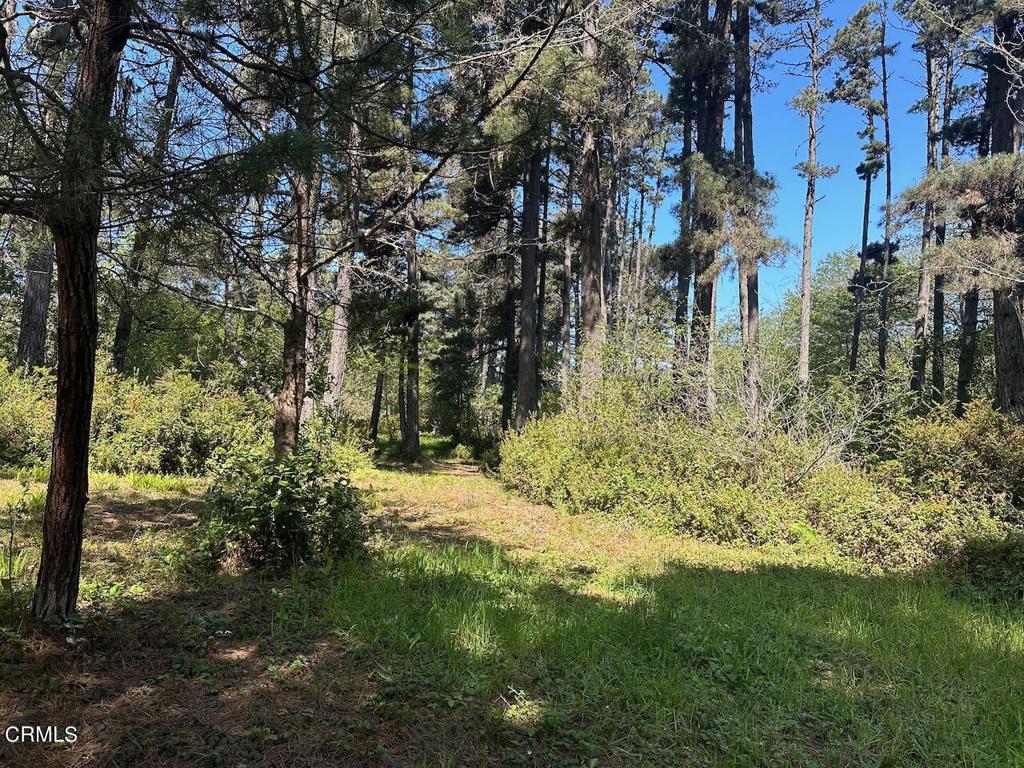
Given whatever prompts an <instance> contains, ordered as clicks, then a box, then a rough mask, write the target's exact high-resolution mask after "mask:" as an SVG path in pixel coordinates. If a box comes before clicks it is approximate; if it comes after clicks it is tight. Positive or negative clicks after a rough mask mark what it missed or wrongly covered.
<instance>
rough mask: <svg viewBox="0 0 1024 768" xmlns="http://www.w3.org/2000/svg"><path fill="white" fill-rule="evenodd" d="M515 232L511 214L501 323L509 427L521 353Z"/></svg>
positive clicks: (504, 408)
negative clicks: (518, 346)
mask: <svg viewBox="0 0 1024 768" xmlns="http://www.w3.org/2000/svg"><path fill="white" fill-rule="evenodd" d="M514 233H515V228H514V224H513V221H512V215H511V214H509V216H508V219H507V224H506V230H505V243H506V246H507V249H508V250H507V254H506V259H505V301H504V304H503V306H502V312H501V324H502V330H503V331H504V334H505V359H504V362H503V364H502V369H501V428H502V430H506V429H508V427H509V425H510V424H511V423H512V412H513V409H514V408H515V395H516V378H517V376H516V371H517V368H518V366H517V364H516V361H517V360H518V357H519V354H518V350H517V348H516V277H515V251H514V250H513V249H514V246H513V244H512V241H513V235H514Z"/></svg>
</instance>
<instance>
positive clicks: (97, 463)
mask: <svg viewBox="0 0 1024 768" xmlns="http://www.w3.org/2000/svg"><path fill="white" fill-rule="evenodd" d="M271 424H272V408H271V405H270V403H269V402H267V400H266V399H265V398H263V397H260V396H258V395H255V394H251V393H250V394H239V393H238V392H236V391H234V390H232V389H230V388H228V387H226V386H224V385H222V384H220V383H219V382H216V381H214V382H210V381H200V380H198V379H196V378H194V377H193V376H191V375H190V374H189V373H187V372H184V371H177V370H175V371H168V372H167V373H165V374H164V375H163V376H161V377H160V378H159V379H158V380H157V381H156V382H154V383H153V384H152V385H147V384H143V383H141V382H139V381H137V380H136V379H132V378H128V377H123V376H119V375H117V374H115V373H112V372H109V371H105V372H104V373H103V375H101V376H99V377H98V378H97V382H96V395H95V398H94V403H93V428H92V458H91V463H92V466H93V467H95V468H96V469H99V470H104V471H108V472H117V473H119V474H125V473H129V472H150V473H157V474H185V475H201V474H205V473H207V472H210V471H214V470H215V469H216V467H217V466H218V464H220V463H221V462H222V461H224V460H225V459H226V458H227V457H228V456H229V455H231V454H233V453H237V452H243V453H244V452H246V451H253V450H262V451H266V452H269V450H270V439H269V435H270V431H271Z"/></svg>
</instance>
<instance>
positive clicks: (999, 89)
mask: <svg viewBox="0 0 1024 768" xmlns="http://www.w3.org/2000/svg"><path fill="white" fill-rule="evenodd" d="M1018 26H1019V16H1018V14H1017V13H1015V12H1004V13H1000V14H998V15H997V16H996V20H995V44H996V48H995V49H994V50H993V51H992V53H991V54H990V59H989V60H990V64H989V68H988V77H989V81H990V84H991V87H992V102H991V103H992V138H991V142H992V144H991V146H992V154H993V155H995V154H998V153H1000V152H1014V151H1015V150H1016V146H1015V141H1014V129H1015V128H1016V126H1017V118H1016V115H1015V114H1014V112H1013V109H1012V108H1011V104H1010V99H1011V77H1012V76H1013V73H1014V72H1015V70H1014V64H1013V63H1012V62H1011V60H1010V57H1011V56H1014V55H1015V54H1016V53H1017V52H1018V49H1019V44H1018V34H1019V32H1018ZM992 324H993V328H994V331H995V362H996V406H997V407H998V408H999V409H1000V410H1001V411H1003V412H1004V413H1007V414H1009V415H1011V416H1013V417H1014V418H1015V419H1017V421H1020V422H1024V283H1022V282H1014V283H1012V284H1007V285H1000V286H997V287H995V288H994V289H993V291H992Z"/></svg>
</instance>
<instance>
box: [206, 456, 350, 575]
mask: <svg viewBox="0 0 1024 768" xmlns="http://www.w3.org/2000/svg"><path fill="white" fill-rule="evenodd" d="M207 505H208V509H209V512H208V517H207V519H205V520H204V521H203V522H202V523H201V524H200V525H201V526H202V530H203V536H202V542H203V543H202V546H201V549H200V552H201V554H202V555H203V556H205V557H210V558H211V559H213V560H219V559H221V558H222V557H223V556H224V555H226V554H228V553H231V554H235V555H237V556H238V557H239V558H240V559H241V561H242V562H244V563H245V564H246V565H249V566H253V567H271V568H281V567H288V566H294V565H298V564H300V563H307V562H325V563H330V562H332V561H333V560H334V559H336V558H341V557H345V556H348V555H351V554H353V553H355V552H358V551H359V550H360V549H361V547H362V545H363V542H364V540H365V536H366V530H365V527H364V525H363V520H362V517H363V512H364V509H365V504H364V502H363V500H362V498H361V496H360V494H359V492H358V491H357V490H356V489H355V488H353V487H352V485H351V483H350V481H349V479H348V476H347V475H346V474H345V473H344V472H343V471H341V470H340V469H339V468H338V467H337V466H334V465H332V464H331V462H330V460H329V459H328V458H327V457H325V456H323V455H321V454H320V453H319V452H317V451H316V450H314V449H312V448H310V447H308V446H303V447H300V448H298V449H296V450H295V451H293V452H291V453H289V454H286V455H285V456H283V457H282V458H280V459H271V458H268V457H267V456H266V455H265V454H263V453H261V452H249V453H239V454H237V455H234V456H232V457H231V458H229V459H228V460H227V462H225V464H224V466H223V468H222V469H221V472H220V474H219V476H218V477H217V479H216V481H215V483H214V485H213V486H212V487H211V488H210V490H209V492H208V493H207Z"/></svg>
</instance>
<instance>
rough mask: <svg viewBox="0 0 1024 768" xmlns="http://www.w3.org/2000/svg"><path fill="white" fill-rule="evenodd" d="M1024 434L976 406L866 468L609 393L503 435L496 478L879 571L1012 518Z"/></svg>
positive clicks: (572, 503) (912, 426)
mask: <svg viewBox="0 0 1024 768" xmlns="http://www.w3.org/2000/svg"><path fill="white" fill-rule="evenodd" d="M1020 433H1021V430H1020V428H1018V427H1014V426H1013V425H1012V424H1011V423H1010V422H1008V421H1007V420H1006V419H1004V418H1003V417H1001V416H999V415H998V414H993V413H992V411H991V409H984V408H980V407H977V408H974V409H972V411H971V412H970V413H969V414H968V416H967V418H966V419H964V420H963V421H962V422H961V421H958V422H955V423H954V422H953V421H952V420H951V419H945V420H943V421H939V420H932V421H923V422H921V421H918V422H910V421H903V422H899V423H898V425H897V430H896V433H895V434H894V437H893V447H892V448H891V449H890V450H889V458H888V459H887V460H885V461H879V462H878V463H876V464H875V465H874V466H872V467H868V468H858V467H854V466H847V465H844V464H842V463H839V461H838V459H836V458H834V452H831V453H832V456H831V457H830V451H829V450H828V448H829V446H828V445H825V444H824V443H821V444H817V443H815V442H814V441H808V442H805V443H799V442H797V441H795V440H793V439H792V438H790V437H789V436H788V435H786V434H785V433H783V432H781V431H771V430H765V431H763V432H762V433H761V434H760V435H758V436H757V437H752V436H749V435H747V434H745V433H744V432H743V431H742V430H741V429H737V428H736V427H735V426H730V425H728V424H726V423H724V422H709V423H704V424H698V423H696V422H695V421H693V420H692V418H690V417H688V416H687V415H686V414H684V413H681V412H671V411H659V410H658V409H657V408H653V407H651V406H650V404H649V403H645V402H643V401H642V400H641V399H639V398H637V399H635V400H633V401H630V399H629V398H628V397H617V396H616V395H615V392H614V390H613V391H612V393H611V394H610V395H609V394H608V392H607V390H606V391H605V392H603V393H602V395H601V396H600V397H595V398H591V399H589V400H588V401H586V402H585V403H583V404H581V405H578V406H576V407H574V408H570V409H567V410H565V411H563V412H562V413H559V414H557V415H555V416H551V417H547V418H542V419H539V420H537V421H534V422H531V423H530V424H528V425H527V426H526V428H525V429H523V430H522V431H521V432H518V433H511V434H509V435H508V436H506V438H505V440H504V442H503V443H502V445H501V459H502V463H501V476H502V478H503V481H504V482H505V483H506V485H508V486H509V487H511V488H513V489H515V490H517V491H519V492H520V493H522V494H524V495H526V496H527V497H529V498H531V499H533V500H535V501H540V502H546V503H549V504H553V505H556V506H560V507H562V508H564V509H566V510H567V511H569V512H584V511H590V512H599V513H603V514H607V515H610V516H614V517H617V518H620V519H625V520H629V521H635V522H638V523H641V524H643V525H648V526H653V527H657V528H660V529H663V530H669V531H675V532H678V533H682V534H686V535H690V536H695V537H698V538H701V539H705V540H708V541H714V542H718V543H724V544H730V543H747V544H753V545H784V544H799V543H806V542H815V543H816V544H818V545H819V546H822V547H824V548H826V549H827V550H828V551H830V552H832V553H834V554H837V555H841V556H843V557H846V558H852V559H856V560H858V561H861V562H863V563H868V564H870V565H872V566H875V567H881V568H884V569H892V570H913V569H918V568H921V567H924V566H925V565H927V564H928V563H931V562H933V561H935V560H936V559H939V558H945V557H949V556H952V555H954V554H955V553H956V552H958V551H959V550H960V549H961V548H962V547H963V546H964V545H965V544H966V542H967V541H968V540H970V539H971V538H974V537H978V536H982V537H992V536H998V535H1000V533H1001V531H1003V530H1004V528H1005V526H1006V523H1007V522H1008V521H1014V520H1016V519H1017V516H1018V511H1017V507H1016V506H1015V504H1016V503H1018V502H1019V491H1018V490H1016V489H1017V488H1019V483H1020V479H1019V478H1020V474H1021V473H1022V472H1024V463H1022V459H1024V451H1022V450H1021V449H1020V447H1019V446H1020V445H1021V442H1020V440H1021V438H1020V437H1019V435H1020ZM936 455H937V456H938V458H935V456H936Z"/></svg>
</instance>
